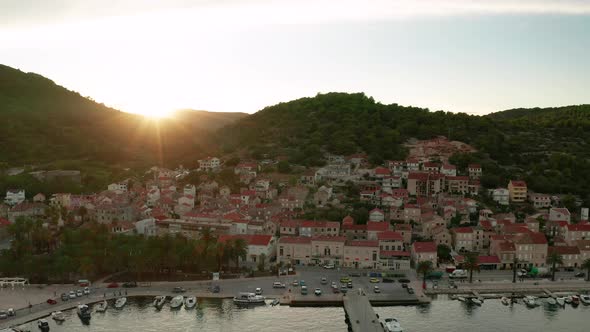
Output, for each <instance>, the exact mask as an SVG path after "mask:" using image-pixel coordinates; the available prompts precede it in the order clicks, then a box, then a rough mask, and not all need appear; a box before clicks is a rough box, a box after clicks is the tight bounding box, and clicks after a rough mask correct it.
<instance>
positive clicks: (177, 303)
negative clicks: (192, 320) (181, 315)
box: [170, 295, 184, 309]
mask: <svg viewBox="0 0 590 332" xmlns="http://www.w3.org/2000/svg"><path fill="white" fill-rule="evenodd" d="M183 302H184V297H183V296H182V295H178V296H175V297H173V298H172V300H170V308H172V309H178V308H180V307H182V303H183Z"/></svg>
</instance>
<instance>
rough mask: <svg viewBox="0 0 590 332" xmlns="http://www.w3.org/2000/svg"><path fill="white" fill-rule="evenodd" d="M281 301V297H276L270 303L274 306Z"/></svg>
mask: <svg viewBox="0 0 590 332" xmlns="http://www.w3.org/2000/svg"><path fill="white" fill-rule="evenodd" d="M280 303H281V301H280V300H279V299H274V300H272V302H271V303H270V305H271V306H273V307H274V306H276V305H279V304H280Z"/></svg>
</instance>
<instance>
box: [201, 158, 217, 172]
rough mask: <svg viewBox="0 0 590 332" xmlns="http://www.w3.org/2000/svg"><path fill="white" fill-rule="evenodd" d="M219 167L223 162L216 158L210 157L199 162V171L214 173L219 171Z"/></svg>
mask: <svg viewBox="0 0 590 332" xmlns="http://www.w3.org/2000/svg"><path fill="white" fill-rule="evenodd" d="M219 166H221V160H220V159H219V158H216V157H208V158H206V159H201V160H199V169H200V170H201V171H212V170H215V169H218V168H219Z"/></svg>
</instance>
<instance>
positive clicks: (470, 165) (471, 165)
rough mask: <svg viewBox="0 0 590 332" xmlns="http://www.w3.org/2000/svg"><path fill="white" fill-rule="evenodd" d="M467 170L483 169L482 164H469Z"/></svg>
mask: <svg viewBox="0 0 590 332" xmlns="http://www.w3.org/2000/svg"><path fill="white" fill-rule="evenodd" d="M467 168H481V165H480V164H469V165H467Z"/></svg>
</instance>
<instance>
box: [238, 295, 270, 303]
mask: <svg viewBox="0 0 590 332" xmlns="http://www.w3.org/2000/svg"><path fill="white" fill-rule="evenodd" d="M234 303H236V304H265V303H266V302H265V298H264V296H262V295H256V294H254V293H240V294H238V296H235V297H234Z"/></svg>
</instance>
